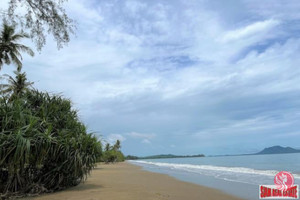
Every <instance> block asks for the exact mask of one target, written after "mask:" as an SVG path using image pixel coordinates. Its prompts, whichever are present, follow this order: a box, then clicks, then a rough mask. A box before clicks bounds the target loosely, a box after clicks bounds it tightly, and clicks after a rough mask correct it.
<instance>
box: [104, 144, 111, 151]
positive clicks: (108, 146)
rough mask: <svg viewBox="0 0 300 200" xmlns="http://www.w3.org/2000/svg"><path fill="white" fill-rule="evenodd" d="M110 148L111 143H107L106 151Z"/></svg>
mask: <svg viewBox="0 0 300 200" xmlns="http://www.w3.org/2000/svg"><path fill="white" fill-rule="evenodd" d="M109 150H110V144H109V143H106V145H105V151H109Z"/></svg>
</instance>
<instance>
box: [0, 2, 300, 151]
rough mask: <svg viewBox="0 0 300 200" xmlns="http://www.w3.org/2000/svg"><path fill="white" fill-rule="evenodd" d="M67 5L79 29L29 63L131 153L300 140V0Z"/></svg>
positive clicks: (42, 84)
mask: <svg viewBox="0 0 300 200" xmlns="http://www.w3.org/2000/svg"><path fill="white" fill-rule="evenodd" d="M5 1H7V0H5ZM0 4H2V6H3V5H4V4H5V3H4V1H2V0H1V3H0ZM65 8H66V10H67V12H68V15H69V16H70V17H71V18H73V19H75V20H76V21H77V31H76V36H74V37H72V40H71V42H70V43H69V44H68V45H67V46H65V47H64V48H63V49H61V50H58V49H57V48H56V44H55V42H54V41H53V39H52V38H51V36H49V38H48V40H47V45H46V46H45V48H43V50H42V52H41V53H38V52H37V53H36V56H35V57H33V58H31V57H29V56H24V67H23V69H24V70H25V71H26V72H27V75H28V78H29V80H31V81H33V82H35V87H36V88H38V89H39V90H42V91H49V92H51V93H59V94H62V95H63V96H65V97H67V98H70V99H72V101H73V103H74V108H76V109H78V110H79V115H80V118H81V120H82V121H83V122H84V123H85V124H86V125H87V126H88V129H89V131H90V132H94V133H95V134H96V135H97V136H98V137H99V138H101V139H102V140H104V141H108V142H110V143H113V142H115V141H116V140H117V139H119V140H121V144H122V151H123V152H124V154H126V155H128V154H130V155H138V156H145V155H154V154H165V153H172V154H180V155H186V154H201V153H203V154H205V155H217V154H240V153H254V152H258V151H260V150H262V149H263V148H265V147H270V146H274V145H282V146H291V147H296V148H300V145H299V141H300V12H299V10H300V1H298V0H289V1H286V0H265V1H260V0H251V1H250V0H247V1H246V0H227V1H223V0H214V1H211V0H189V1H186V0H164V1H158V0H139V1H138V0H101V1H100V0H69V2H68V3H67V4H65ZM14 69H15V67H14V66H5V67H4V69H3V70H2V71H1V73H11V72H12V71H13V70H14Z"/></svg>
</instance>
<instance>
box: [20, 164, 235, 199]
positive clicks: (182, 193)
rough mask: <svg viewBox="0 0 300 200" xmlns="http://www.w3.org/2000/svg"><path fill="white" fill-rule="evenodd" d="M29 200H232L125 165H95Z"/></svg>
mask: <svg viewBox="0 0 300 200" xmlns="http://www.w3.org/2000/svg"><path fill="white" fill-rule="evenodd" d="M23 199H30V200H98V199H107V200H201V199H203V200H212V199H216V200H220V199H222V200H227V199H228V200H229V199H230V200H234V199H239V198H237V197H234V196H230V195H228V194H225V193H223V192H221V191H218V190H215V189H211V188H207V187H204V186H199V185H196V184H193V183H188V182H183V181H180V180H177V179H175V178H172V177H170V176H168V175H164V174H158V173H152V172H148V171H144V170H142V169H141V167H139V166H135V165H132V164H129V163H118V164H109V165H104V164H99V165H98V166H97V168H96V169H94V170H93V171H92V173H91V175H90V176H89V177H88V179H87V181H86V182H85V183H83V184H80V185H78V186H76V187H73V188H70V189H67V190H64V191H60V192H56V193H53V194H44V195H41V196H38V197H34V198H33V197H32V198H23Z"/></svg>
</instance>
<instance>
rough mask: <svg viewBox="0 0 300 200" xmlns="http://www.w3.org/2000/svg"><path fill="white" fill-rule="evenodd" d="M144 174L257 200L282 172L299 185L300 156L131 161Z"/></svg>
mask: <svg viewBox="0 0 300 200" xmlns="http://www.w3.org/2000/svg"><path fill="white" fill-rule="evenodd" d="M129 162H130V163H132V164H136V165H139V166H142V167H143V168H144V169H145V170H148V171H152V172H158V173H164V174H168V175H170V176H173V177H175V178H177V179H180V180H183V181H187V182H192V183H196V184H200V185H204V186H208V187H212V188H216V189H219V190H222V191H223V192H225V193H229V194H233V195H235V196H239V197H241V198H244V199H258V196H259V185H274V176H275V175H276V174H277V173H278V172H279V171H288V172H291V173H292V174H293V176H294V179H295V184H298V185H300V153H293V154H272V155H248V156H224V157H200V158H172V159H151V160H148V159H147V160H135V161H129Z"/></svg>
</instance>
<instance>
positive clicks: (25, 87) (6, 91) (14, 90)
mask: <svg viewBox="0 0 300 200" xmlns="http://www.w3.org/2000/svg"><path fill="white" fill-rule="evenodd" d="M14 73H15V75H16V77H15V78H13V77H12V76H10V75H8V74H5V75H4V76H5V77H7V81H8V84H1V85H0V89H1V92H0V93H1V94H3V95H9V96H10V98H11V99H13V98H15V97H20V96H22V95H23V94H25V93H26V92H28V91H29V90H30V86H32V84H33V82H29V81H27V77H26V73H25V72H23V73H21V72H20V71H14Z"/></svg>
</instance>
